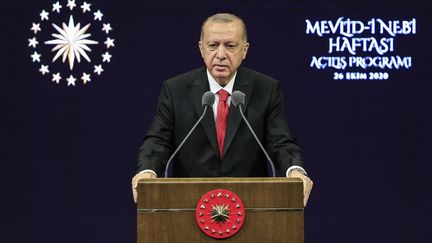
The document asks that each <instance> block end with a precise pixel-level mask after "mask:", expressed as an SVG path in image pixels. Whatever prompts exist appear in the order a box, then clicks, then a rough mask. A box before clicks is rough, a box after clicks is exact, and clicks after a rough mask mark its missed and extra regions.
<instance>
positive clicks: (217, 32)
mask: <svg viewBox="0 0 432 243" xmlns="http://www.w3.org/2000/svg"><path fill="white" fill-rule="evenodd" d="M241 31H242V29H241V26H240V25H239V24H238V23H235V21H233V22H230V23H207V24H206V26H205V29H204V38H223V39H226V38H231V39H236V38H239V37H241V34H242V32H241Z"/></svg>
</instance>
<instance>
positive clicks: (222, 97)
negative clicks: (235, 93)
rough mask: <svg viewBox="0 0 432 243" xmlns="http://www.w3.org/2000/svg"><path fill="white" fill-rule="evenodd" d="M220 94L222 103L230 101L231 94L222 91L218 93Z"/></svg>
mask: <svg viewBox="0 0 432 243" xmlns="http://www.w3.org/2000/svg"><path fill="white" fill-rule="evenodd" d="M218 94H219V100H220V101H226V100H227V99H228V96H229V93H228V92H227V91H226V90H224V89H220V90H219V91H218Z"/></svg>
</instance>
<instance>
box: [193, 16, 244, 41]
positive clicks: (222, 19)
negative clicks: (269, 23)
mask: <svg viewBox="0 0 432 243" xmlns="http://www.w3.org/2000/svg"><path fill="white" fill-rule="evenodd" d="M234 21H240V24H241V26H242V28H243V40H244V41H247V32H246V25H245V23H244V22H243V20H242V19H241V18H240V17H238V16H236V15H234V14H230V13H217V14H215V15H212V16H210V17H208V18H207V19H206V20H205V21H204V22H203V24H202V26H201V35H200V39H201V40H202V39H203V37H204V26H205V25H206V24H207V23H208V22H212V23H231V22H234Z"/></svg>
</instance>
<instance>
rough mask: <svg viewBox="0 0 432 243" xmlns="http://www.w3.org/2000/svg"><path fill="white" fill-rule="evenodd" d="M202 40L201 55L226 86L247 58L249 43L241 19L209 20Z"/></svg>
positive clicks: (213, 73) (217, 78)
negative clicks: (244, 35)
mask: <svg viewBox="0 0 432 243" xmlns="http://www.w3.org/2000/svg"><path fill="white" fill-rule="evenodd" d="M203 33H204V35H203V37H202V40H201V41H200V42H199V43H198V45H199V48H200V52H201V56H202V57H203V59H204V62H205V64H206V66H207V69H208V70H209V71H210V73H211V75H212V77H213V78H214V79H215V80H216V81H217V82H218V83H219V84H220V85H222V86H225V85H226V84H227V83H228V82H229V80H230V79H231V78H232V77H233V75H234V73H235V72H236V70H237V68H238V67H239V66H240V64H241V63H242V61H243V59H245V58H246V54H247V50H248V48H249V43H248V42H246V41H245V40H244V39H243V28H242V26H241V23H240V22H239V21H233V22H231V23H214V22H207V23H206V24H205V26H204V30H203Z"/></svg>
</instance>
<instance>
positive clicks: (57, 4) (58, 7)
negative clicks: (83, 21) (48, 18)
mask: <svg viewBox="0 0 432 243" xmlns="http://www.w3.org/2000/svg"><path fill="white" fill-rule="evenodd" d="M52 6H53V8H52V11H53V12H57V13H60V9H61V8H62V5H60V3H59V2H56V3H55V4H53V5H52Z"/></svg>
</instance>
